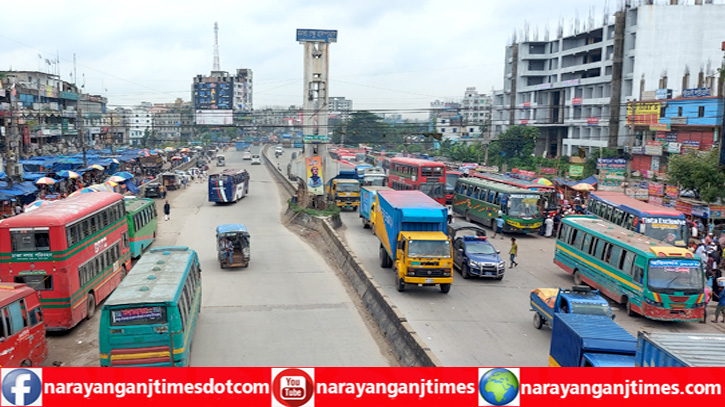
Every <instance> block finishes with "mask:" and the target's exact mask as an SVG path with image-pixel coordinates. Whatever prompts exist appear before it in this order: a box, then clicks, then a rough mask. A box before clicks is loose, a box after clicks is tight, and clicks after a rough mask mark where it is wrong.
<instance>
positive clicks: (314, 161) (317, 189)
mask: <svg viewBox="0 0 725 407" xmlns="http://www.w3.org/2000/svg"><path fill="white" fill-rule="evenodd" d="M305 160H306V162H307V190H308V191H310V192H311V193H313V194H315V195H322V194H323V193H324V191H323V186H322V177H320V172H321V171H322V159H321V158H320V157H319V156H314V157H307V158H306V159H305Z"/></svg>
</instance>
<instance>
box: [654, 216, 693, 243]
mask: <svg viewBox="0 0 725 407" xmlns="http://www.w3.org/2000/svg"><path fill="white" fill-rule="evenodd" d="M643 222H644V223H645V235H647V236H649V237H651V238H652V239H655V240H658V241H660V242H665V243H667V244H671V245H673V246H685V243H686V242H687V239H688V236H689V232H690V231H689V230H688V228H687V224H686V223H685V220H684V219H682V220H680V219H675V218H644V219H643Z"/></svg>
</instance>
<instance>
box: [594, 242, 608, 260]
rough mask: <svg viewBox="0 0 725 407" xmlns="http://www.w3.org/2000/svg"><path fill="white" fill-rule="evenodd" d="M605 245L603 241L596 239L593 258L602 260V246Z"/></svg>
mask: <svg viewBox="0 0 725 407" xmlns="http://www.w3.org/2000/svg"><path fill="white" fill-rule="evenodd" d="M605 244H606V242H605V241H604V240H602V239H597V246H596V248H595V249H594V257H596V258H598V259H600V260H601V259H602V255H603V253H604V245H605Z"/></svg>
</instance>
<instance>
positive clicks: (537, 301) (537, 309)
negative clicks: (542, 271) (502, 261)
mask: <svg viewBox="0 0 725 407" xmlns="http://www.w3.org/2000/svg"><path fill="white" fill-rule="evenodd" d="M531 310H532V311H534V327H535V328H536V329H541V327H542V326H544V324H549V325H551V323H552V321H553V320H554V314H556V313H558V312H563V313H567V314H592V315H605V316H607V317H610V318H612V319H614V316H613V315H612V309H611V308H610V307H609V303H608V302H607V300H605V299H604V298H603V297H602V296H601V295H599V290H592V289H591V288H589V287H587V286H581V285H575V286H574V287H572V289H571V290H565V289H562V288H537V289H535V290H532V291H531Z"/></svg>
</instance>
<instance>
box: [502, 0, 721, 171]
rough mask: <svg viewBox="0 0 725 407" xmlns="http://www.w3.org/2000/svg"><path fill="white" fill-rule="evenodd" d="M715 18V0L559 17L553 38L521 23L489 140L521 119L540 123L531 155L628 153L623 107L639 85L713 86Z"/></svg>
mask: <svg viewBox="0 0 725 407" xmlns="http://www.w3.org/2000/svg"><path fill="white" fill-rule="evenodd" d="M724 18H725V2H723V1H722V0H689V1H685V0H679V1H677V0H669V1H656V0H642V1H631V0H630V1H625V2H623V4H622V7H621V8H620V9H619V10H618V11H617V12H615V13H614V14H613V15H609V14H608V13H606V12H605V13H603V14H602V15H601V16H599V17H596V18H595V17H594V15H593V14H591V15H590V17H589V18H588V19H587V20H585V21H580V20H576V21H573V22H571V24H570V25H569V27H565V24H564V23H563V22H562V23H559V25H558V27H557V29H556V31H555V33H554V35H553V37H554V38H550V37H552V36H551V35H550V33H549V32H548V31H545V32H544V33H543V35H539V34H538V33H537V32H536V31H535V30H531V29H529V28H528V27H525V28H524V29H523V31H522V32H519V33H517V34H515V35H514V37H513V38H512V41H511V43H510V44H509V45H508V46H506V50H505V71H504V86H503V89H502V90H498V91H495V92H494V95H493V99H494V102H493V118H492V125H493V128H492V130H493V136H494V138H495V137H497V136H498V134H501V133H502V132H505V131H506V129H507V128H508V127H510V126H512V125H528V126H536V127H538V128H539V129H540V137H539V140H538V142H537V146H536V150H535V153H536V154H537V155H548V156H550V157H553V156H559V155H576V154H578V152H579V151H580V149H583V150H584V152H585V153H587V154H588V153H591V152H592V151H596V150H598V149H599V148H600V147H611V148H622V149H628V148H629V147H630V146H632V145H633V144H636V142H637V141H636V140H637V136H636V134H635V129H634V128H632V127H631V126H628V125H627V120H626V116H627V103H629V102H633V101H637V100H642V99H643V97H644V96H647V94H646V93H645V92H646V91H647V90H652V91H654V90H657V89H660V88H663V89H669V90H670V91H671V92H672V93H673V94H675V95H679V94H681V93H682V92H683V91H684V90H685V89H689V88H699V87H714V84H715V83H716V82H717V79H716V77H717V69H716V67H717V66H719V65H720V61H721V60H722V50H721V41H722V40H723V38H725V25H723V24H722V23H721V22H722V21H723V19H724ZM565 32H566V33H565ZM645 137H646V136H645ZM640 139H642V137H640Z"/></svg>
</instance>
